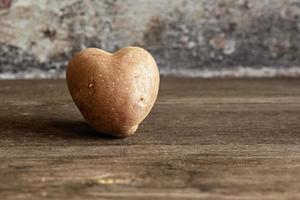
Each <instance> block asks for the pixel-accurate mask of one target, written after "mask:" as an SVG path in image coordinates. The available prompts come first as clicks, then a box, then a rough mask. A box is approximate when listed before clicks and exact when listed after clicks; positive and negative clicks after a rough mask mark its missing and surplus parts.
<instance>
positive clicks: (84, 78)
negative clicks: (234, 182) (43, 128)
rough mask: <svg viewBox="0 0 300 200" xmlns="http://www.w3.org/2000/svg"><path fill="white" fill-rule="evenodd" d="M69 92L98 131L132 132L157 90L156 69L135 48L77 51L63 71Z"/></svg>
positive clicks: (146, 54)
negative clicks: (107, 50) (115, 50)
mask: <svg viewBox="0 0 300 200" xmlns="http://www.w3.org/2000/svg"><path fill="white" fill-rule="evenodd" d="M66 79H67V85H68V88H69V91H70V94H71V96H72V98H73V100H74V102H75V104H76V105H77V107H78V108H79V110H80V112H81V113H82V115H83V117H84V118H85V119H86V120H87V121H88V123H89V124H90V125H91V126H92V127H94V128H95V129H96V130H97V131H98V132H101V133H103V134H108V135H112V136H117V137H128V136H130V135H133V134H134V133H135V131H136V130H137V128H138V125H139V124H140V123H141V122H142V121H143V120H144V119H145V118H146V116H147V115H148V114H149V113H150V111H151V109H152V107H153V105H154V103H155V101H156V98H157V95H158V91H159V81H160V78H159V71H158V68H157V65H156V63H155V60H154V58H153V57H152V56H151V54H150V53H149V52H147V51H146V50H144V49H142V48H139V47H126V48H122V49H120V50H119V51H117V52H116V53H114V54H110V53H107V52H105V51H103V50H101V49H97V48H87V49H84V50H82V51H80V52H79V53H77V54H76V55H75V56H74V57H73V58H72V59H71V60H70V62H69V64H68V67H67V72H66Z"/></svg>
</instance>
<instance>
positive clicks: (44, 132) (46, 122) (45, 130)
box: [0, 115, 116, 140]
mask: <svg viewBox="0 0 300 200" xmlns="http://www.w3.org/2000/svg"><path fill="white" fill-rule="evenodd" d="M7 131H8V132H14V134H16V133H17V134H16V135H19V134H22V136H33V137H35V136H38V137H41V138H43V137H49V136H50V137H53V136H55V137H59V138H63V139H93V140H97V139H107V140H109V139H116V138H115V137H112V136H109V135H105V134H103V133H99V132H97V131H96V130H94V129H93V128H92V127H90V126H89V125H88V123H86V122H85V121H84V120H79V119H77V120H70V119H62V118H50V117H49V118H44V117H42V116H36V115H30V116H24V115H19V116H7V117H2V116H1V117H0V135H3V133H7ZM20 136H21V135H20ZM22 136H21V137H22Z"/></svg>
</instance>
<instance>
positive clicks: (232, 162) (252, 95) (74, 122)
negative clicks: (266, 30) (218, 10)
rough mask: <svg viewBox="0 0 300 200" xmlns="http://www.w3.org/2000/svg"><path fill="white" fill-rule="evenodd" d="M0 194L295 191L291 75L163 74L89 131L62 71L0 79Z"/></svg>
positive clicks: (297, 153) (299, 190) (271, 195)
mask: <svg viewBox="0 0 300 200" xmlns="http://www.w3.org/2000/svg"><path fill="white" fill-rule="evenodd" d="M0 162H1V164H0V199H1V200H2V199H3V200H4V199H42V198H53V199H230V200H231V199H247V200H248V199H299V198H300V79H296V78H294V79H284V78H281V79H244V80H242V79H215V80H214V79H207V80H201V79H174V78H173V79H163V80H162V83H161V92H160V95H159V99H158V103H157V104H156V106H155V108H154V110H153V112H152V113H151V114H150V116H149V117H148V118H147V119H146V120H145V121H144V123H143V124H142V126H141V127H140V129H139V130H138V134H137V135H136V136H134V137H130V138H126V139H114V138H110V137H105V136H101V135H98V134H97V133H96V132H95V131H93V130H92V129H91V128H90V127H89V126H88V125H87V124H86V123H85V122H84V121H83V119H82V118H81V115H80V113H79V112H78V111H77V109H76V107H75V105H74V104H73V103H72V101H71V99H70V96H69V94H68V92H67V89H66V85H65V82H64V81H63V80H43V81H40V80H34V81H0Z"/></svg>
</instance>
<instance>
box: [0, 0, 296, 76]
mask: <svg viewBox="0 0 300 200" xmlns="http://www.w3.org/2000/svg"><path fill="white" fill-rule="evenodd" d="M299 39H300V0H84V1H83V0H0V74H1V73H2V74H3V73H6V74H13V73H20V72H24V71H26V72H32V73H33V72H34V71H35V70H34V69H41V70H42V71H44V72H47V73H46V75H51V76H56V75H57V74H59V73H60V72H63V71H64V70H65V65H66V61H67V60H68V59H69V58H70V57H71V55H72V54H73V53H74V52H76V51H78V50H80V49H82V48H85V47H99V48H102V49H105V50H107V51H115V50H116V49H118V48H120V47H124V46H129V45H135V46H142V47H144V48H146V49H148V50H150V51H151V52H152V53H153V54H154V57H155V58H156V60H157V61H158V65H159V67H160V70H161V72H162V73H163V74H176V73H182V74H185V75H188V74H189V73H188V72H191V73H190V75H195V74H198V75H200V76H201V74H203V73H208V74H209V72H212V74H214V73H215V75H218V73H219V72H222V71H223V72H224V71H225V72H224V73H225V74H226V71H227V73H228V74H229V75H230V73H232V74H234V73H237V71H238V70H239V71H241V70H242V72H245V70H244V71H243V69H247V70H248V71H249V70H250V71H251V69H253V70H256V72H257V73H260V72H259V71H257V69H261V68H262V67H263V69H264V70H265V71H264V73H265V74H268V73H273V71H272V70H273V69H277V70H279V71H280V72H281V74H284V73H289V75H299V74H300V69H299V66H300V55H299V54H300V42H299V41H300V40H299ZM270 69H272V70H270ZM268 70H269V71H268ZM219 74H220V73H219ZM254 74H255V73H254ZM0 77H1V76H0Z"/></svg>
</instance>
